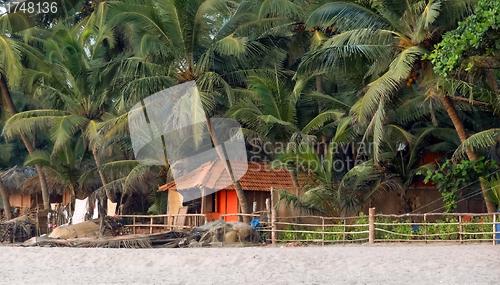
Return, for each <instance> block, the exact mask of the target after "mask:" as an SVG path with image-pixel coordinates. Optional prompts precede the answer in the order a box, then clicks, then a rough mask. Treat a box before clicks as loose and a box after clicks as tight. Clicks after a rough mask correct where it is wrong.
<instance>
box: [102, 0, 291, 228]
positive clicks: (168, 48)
mask: <svg viewBox="0 0 500 285" xmlns="http://www.w3.org/2000/svg"><path fill="white" fill-rule="evenodd" d="M107 5H108V7H107V11H106V15H107V17H106V19H107V24H106V27H107V28H108V29H111V28H114V27H116V26H120V25H124V23H126V26H127V27H132V29H131V30H130V32H129V33H128V36H129V41H130V43H131V45H132V46H133V50H134V52H135V55H136V56H135V57H134V58H133V59H131V60H128V62H127V65H126V66H125V68H124V69H123V74H124V75H123V76H124V78H128V79H129V80H128V81H129V82H128V83H127V86H126V87H125V89H124V90H126V92H129V93H135V94H137V95H138V98H137V99H138V100H136V102H138V101H139V100H140V99H141V98H140V97H144V96H147V95H149V94H152V93H154V92H157V91H160V90H162V89H164V87H163V86H161V85H164V83H165V82H169V83H170V84H174V83H183V82H186V81H190V80H196V83H197V85H198V87H199V88H200V91H201V95H202V101H203V104H204V105H205V109H206V110H207V117H208V113H209V110H211V109H212V108H211V107H212V106H214V105H215V104H214V101H215V96H225V97H226V98H227V101H228V102H229V104H233V102H234V94H233V89H232V88H231V85H230V83H231V82H232V83H234V82H242V81H243V80H242V79H243V78H244V77H245V75H246V74H248V73H251V72H253V70H254V69H255V68H259V63H261V62H265V63H266V64H269V62H271V63H273V62H276V59H275V58H277V57H273V55H276V54H277V53H276V49H275V47H276V46H277V45H279V41H276V40H273V34H271V33H270V30H269V28H271V27H272V28H274V29H279V28H280V27H284V28H285V29H286V28H287V27H288V25H289V22H290V21H289V20H287V19H286V18H276V17H275V16H276V15H275V13H272V10H273V9H274V8H275V7H276V5H270V7H267V8H266V7H259V6H258V5H256V3H253V2H250V1H242V2H239V3H238V2H233V1H221V0H196V1H191V0H182V1H173V0H168V1H157V0H153V1H141V0H127V1H120V2H109V3H107ZM294 7H295V8H297V5H295V6H294ZM259 8H263V9H259ZM257 11H260V13H258V12H257ZM266 59H268V60H267V62H266ZM137 67H140V68H139V69H138V68H137ZM144 69H149V70H148V72H149V73H148V74H147V73H143V74H140V70H144ZM138 71H139V72H138ZM172 79H173V80H172ZM129 100H133V99H132V98H130V99H129ZM207 122H208V123H210V120H208V119H207ZM211 129H212V128H211V126H210V125H209V131H210V133H211V134H210V135H211V137H212V140H213V141H214V144H216V145H217V144H218V143H217V142H218V138H216V137H215V136H214V134H213V133H212V130H211ZM221 160H223V161H225V158H224V157H223V155H222V156H221ZM228 170H229V174H230V176H231V177H232V183H233V185H234V187H235V189H236V192H237V196H238V200H239V202H240V208H241V212H242V213H244V214H247V213H248V209H247V203H246V199H245V196H244V193H243V190H242V188H241V185H240V184H239V182H238V181H237V180H235V179H234V175H232V172H233V171H232V169H231V167H228ZM244 220H245V221H247V220H248V218H247V217H246V216H245V218H244Z"/></svg>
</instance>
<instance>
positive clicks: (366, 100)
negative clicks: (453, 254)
mask: <svg viewBox="0 0 500 285" xmlns="http://www.w3.org/2000/svg"><path fill="white" fill-rule="evenodd" d="M475 2H477V1H456V0H447V1H434V0H429V1H396V2H394V1H371V2H368V1H367V2H360V3H353V2H348V1H346V2H333V3H327V4H324V5H323V6H321V7H319V8H318V9H317V10H316V11H315V12H314V13H313V14H312V15H311V16H310V17H309V19H308V26H310V27H314V26H317V27H319V28H320V29H327V28H328V27H330V28H331V27H334V28H336V29H338V30H339V31H340V33H339V34H337V35H334V36H332V37H331V38H330V39H328V40H327V41H326V42H325V43H324V44H323V47H322V48H320V49H318V50H316V51H311V52H309V53H308V54H307V55H306V56H305V57H304V59H303V62H302V63H301V66H300V67H299V69H298V74H299V75H301V74H310V73H318V72H327V71H331V70H334V69H335V68H336V67H337V68H338V66H340V65H341V64H342V63H343V61H344V62H353V61H356V60H360V59H363V60H365V61H368V62H369V63H370V68H369V70H368V72H367V74H366V76H365V77H366V78H367V79H370V81H371V82H370V83H369V84H368V85H367V87H366V89H365V90H363V96H362V98H361V99H360V100H359V101H358V102H357V103H356V105H355V106H354V107H353V108H352V110H351V112H352V113H353V115H354V116H355V118H356V121H357V123H358V124H360V125H361V126H368V129H369V130H372V131H376V130H378V131H379V133H380V130H381V129H382V128H383V127H382V124H383V121H384V120H383V118H384V117H385V111H384V109H385V106H386V105H387V104H388V103H389V102H390V100H391V99H392V98H393V97H394V95H395V94H397V93H398V92H399V91H400V90H401V88H402V87H403V84H404V83H406V84H407V85H409V86H410V85H412V84H416V85H417V86H418V85H420V84H422V83H424V84H428V85H431V87H430V88H429V91H430V92H431V96H440V98H441V101H442V103H443V105H444V106H445V108H446V110H447V112H448V115H449V117H450V119H451V120H452V122H453V124H454V126H455V129H456V130H457V133H458V135H459V137H460V140H461V141H464V140H465V139H466V132H465V128H464V126H463V123H462V122H461V121H460V119H459V118H458V115H457V113H456V111H455V108H454V107H453V104H452V102H451V100H450V99H449V97H447V96H445V94H441V91H440V90H439V89H438V88H436V87H435V86H436V83H437V80H438V78H437V76H436V75H435V74H434V73H433V70H432V64H431V62H430V61H428V60H427V61H425V60H423V56H424V55H426V54H429V52H430V50H431V49H432V47H433V45H434V43H436V42H437V40H438V39H439V37H440V35H442V34H443V33H444V32H445V31H447V30H450V29H452V28H454V26H455V25H456V22H457V20H459V19H461V18H463V17H464V16H466V15H467V14H468V13H471V12H472V5H473V4H474V3H475ZM444 7H446V9H444ZM348 19H355V20H350V21H348ZM379 74H381V75H380V76H379V77H378V75H379ZM433 86H434V87H433ZM373 138H374V140H375V142H376V143H377V144H378V143H380V139H382V137H381V136H380V135H375V134H374V135H373ZM468 156H469V159H471V160H474V159H477V156H476V155H475V154H474V153H473V152H472V151H470V152H469V153H468ZM481 185H482V188H483V191H485V187H484V183H481ZM485 203H486V206H487V208H488V212H492V211H493V212H494V206H493V205H492V204H491V203H490V202H489V201H488V198H487V197H486V196H485Z"/></svg>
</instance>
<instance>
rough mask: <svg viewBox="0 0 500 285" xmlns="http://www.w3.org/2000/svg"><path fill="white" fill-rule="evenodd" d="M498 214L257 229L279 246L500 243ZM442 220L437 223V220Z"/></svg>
mask: <svg viewBox="0 0 500 285" xmlns="http://www.w3.org/2000/svg"><path fill="white" fill-rule="evenodd" d="M498 215H499V213H495V214H478V213H429V214H403V215H384V214H375V208H371V209H370V210H369V215H368V216H358V217H342V218H340V217H322V216H295V217H271V220H270V222H269V223H264V226H263V227H262V228H261V229H260V231H261V232H262V233H264V235H265V236H267V238H266V240H267V241H269V242H271V243H272V244H276V243H278V242H291V241H300V242H313V243H317V244H322V245H325V244H327V243H344V244H345V243H354V242H369V243H375V242H424V243H427V242H442V241H456V242H460V243H464V242H470V241H472V242H485V241H487V242H491V243H492V244H497V243H500V231H499V230H497V229H498V227H499V226H500V222H499V223H497V219H498ZM439 217H440V218H442V219H443V220H437V218H439Z"/></svg>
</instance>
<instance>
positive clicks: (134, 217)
mask: <svg viewBox="0 0 500 285" xmlns="http://www.w3.org/2000/svg"><path fill="white" fill-rule="evenodd" d="M132 219H133V220H132V221H133V224H134V235H135V215H134V216H133V217H132Z"/></svg>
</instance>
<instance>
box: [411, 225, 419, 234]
mask: <svg viewBox="0 0 500 285" xmlns="http://www.w3.org/2000/svg"><path fill="white" fill-rule="evenodd" d="M411 229H412V230H413V232H415V233H417V232H418V231H419V230H420V227H419V226H411Z"/></svg>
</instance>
